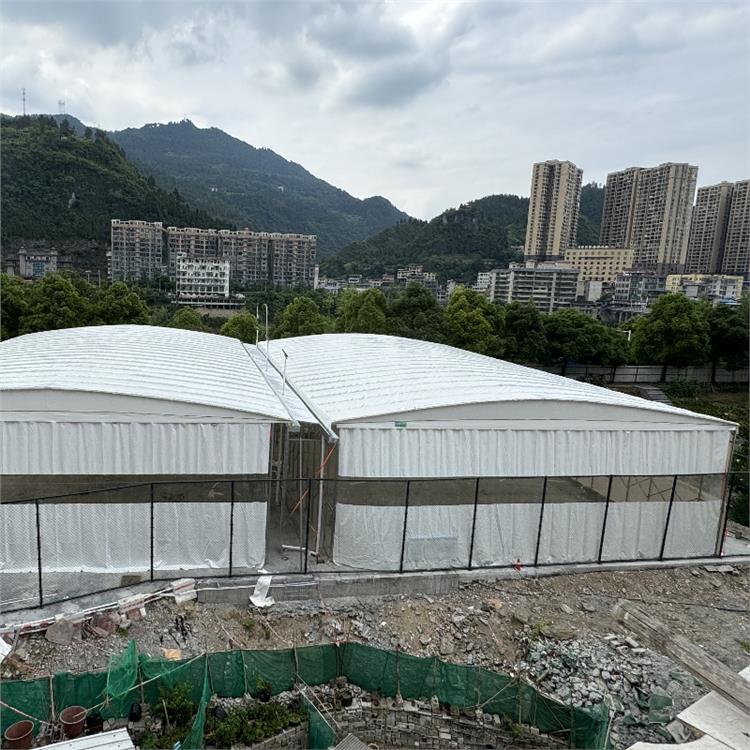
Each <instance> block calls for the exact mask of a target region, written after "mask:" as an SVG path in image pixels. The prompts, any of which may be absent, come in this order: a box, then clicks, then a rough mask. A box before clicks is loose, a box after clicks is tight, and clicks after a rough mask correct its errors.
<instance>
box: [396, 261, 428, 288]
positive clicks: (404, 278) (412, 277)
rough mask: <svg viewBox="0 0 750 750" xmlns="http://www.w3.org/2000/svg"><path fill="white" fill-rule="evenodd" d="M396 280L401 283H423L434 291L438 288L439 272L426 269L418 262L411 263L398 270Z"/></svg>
mask: <svg viewBox="0 0 750 750" xmlns="http://www.w3.org/2000/svg"><path fill="white" fill-rule="evenodd" d="M396 281H397V282H398V283H399V284H413V283H416V284H422V285H423V286H426V287H427V288H428V289H430V290H432V291H434V290H435V289H436V288H437V274H436V273H434V272H433V271H425V270H424V269H423V268H422V266H421V265H419V264H418V263H410V264H409V265H408V266H406V268H399V269H398V270H397V271H396Z"/></svg>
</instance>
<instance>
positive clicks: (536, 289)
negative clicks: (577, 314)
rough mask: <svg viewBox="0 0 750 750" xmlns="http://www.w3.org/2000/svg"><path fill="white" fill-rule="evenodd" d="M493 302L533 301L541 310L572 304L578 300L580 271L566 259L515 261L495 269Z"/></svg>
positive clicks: (492, 283)
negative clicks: (507, 265) (556, 260)
mask: <svg viewBox="0 0 750 750" xmlns="http://www.w3.org/2000/svg"><path fill="white" fill-rule="evenodd" d="M491 274H492V278H491V282H490V293H489V297H490V300H491V301H492V302H499V303H508V302H513V301H517V302H531V303H533V304H534V306H535V307H537V308H538V309H539V310H540V311H541V312H545V313H551V312H554V311H555V310H557V309H559V308H561V307H571V306H572V305H573V303H574V302H575V300H576V287H577V282H578V275H579V273H578V271H577V270H576V269H575V268H571V266H569V265H568V264H566V263H563V262H546V263H538V262H535V261H526V262H524V263H511V264H510V266H509V267H508V268H501V269H497V270H494V271H492V272H491Z"/></svg>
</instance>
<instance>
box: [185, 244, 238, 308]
mask: <svg viewBox="0 0 750 750" xmlns="http://www.w3.org/2000/svg"><path fill="white" fill-rule="evenodd" d="M175 293H176V298H177V301H178V302H179V303H180V304H186V305H203V304H206V303H212V302H221V301H229V261H226V260H191V259H190V258H189V257H188V255H187V253H179V254H178V255H177V268H176V284H175Z"/></svg>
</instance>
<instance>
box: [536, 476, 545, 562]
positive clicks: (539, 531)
mask: <svg viewBox="0 0 750 750" xmlns="http://www.w3.org/2000/svg"><path fill="white" fill-rule="evenodd" d="M546 499H547V477H544V483H543V484H542V507H541V508H539V528H538V529H537V530H536V550H535V551H534V567H536V566H537V565H538V564H539V544H540V542H541V541H542V524H543V523H544V501H545V500H546Z"/></svg>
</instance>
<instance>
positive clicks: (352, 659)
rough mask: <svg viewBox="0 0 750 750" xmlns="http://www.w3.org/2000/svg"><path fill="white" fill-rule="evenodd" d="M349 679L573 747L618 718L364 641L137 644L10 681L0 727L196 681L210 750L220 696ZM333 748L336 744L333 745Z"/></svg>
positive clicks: (120, 712)
mask: <svg viewBox="0 0 750 750" xmlns="http://www.w3.org/2000/svg"><path fill="white" fill-rule="evenodd" d="M339 676H343V677H346V678H347V679H348V680H349V681H350V682H352V683H353V684H355V685H358V686H359V687H361V688H363V689H364V690H367V691H368V692H372V693H378V694H380V695H382V696H391V697H393V696H395V695H397V694H400V695H401V696H402V697H403V698H405V699H407V700H409V699H418V698H421V699H428V700H429V699H430V698H432V697H433V696H436V697H437V699H438V700H439V701H440V702H441V703H446V704H450V705H452V706H458V707H460V708H475V707H479V708H481V709H482V711H483V712H484V713H489V714H498V715H501V716H505V717H508V718H509V719H512V720H513V721H516V722H518V723H521V724H527V725H529V726H533V727H536V728H537V729H539V731H541V732H544V733H547V734H551V735H555V736H558V737H560V738H564V739H567V741H568V742H569V745H570V747H575V748H592V749H594V750H602V749H603V748H606V746H607V743H608V740H607V730H608V721H609V717H608V712H607V709H606V708H605V707H604V706H603V705H600V706H598V707H595V708H594V709H588V710H583V709H578V708H573V707H571V706H566V705H564V704H562V703H560V702H559V701H556V700H554V699H552V698H548V697H546V696H544V695H541V694H540V693H538V692H537V691H536V690H535V689H534V688H533V687H532V686H531V685H528V684H527V683H524V682H523V681H521V680H518V679H513V678H510V677H507V676H504V675H500V674H496V673H494V672H490V671H489V670H486V669H480V668H478V667H470V666H462V665H458V664H449V663H447V662H444V661H442V660H440V659H438V658H437V657H433V658H420V657H417V656H410V655H408V654H404V653H401V652H398V651H386V650H383V649H378V648H374V647H372V646H366V645H363V644H361V643H343V644H340V645H335V644H326V645H322V646H305V647H301V648H296V649H279V650H267V651H223V652H219V653H214V654H209V655H201V656H198V657H194V658H192V659H185V660H182V661H172V660H166V659H153V658H151V657H149V656H147V655H145V654H140V655H139V654H138V652H137V649H136V644H135V642H131V643H130V644H129V645H128V647H127V649H126V650H125V651H124V652H123V653H122V654H119V655H118V656H115V657H112V658H111V659H110V662H109V667H108V669H107V671H106V672H88V673H84V674H70V673H60V674H56V675H54V677H51V678H43V679H37V680H15V681H3V682H1V683H0V699H1V700H2V704H0V729H1V730H2V731H3V732H4V731H5V729H6V728H7V727H8V726H9V725H10V724H12V723H13V722H15V721H19V720H21V719H25V718H29V717H30V718H33V719H34V720H35V723H37V724H38V723H39V722H42V721H51V720H53V719H54V718H55V717H54V715H53V714H54V713H55V712H59V711H60V710H62V709H63V708H65V707H67V706H72V705H80V706H85V707H86V708H88V709H97V710H99V711H101V713H102V715H103V716H104V717H115V716H120V717H124V716H127V713H128V711H129V708H130V706H131V704H132V703H133V702H140V701H145V702H146V703H148V704H149V705H152V706H153V705H156V703H157V702H158V701H159V700H160V691H161V690H162V689H163V688H172V687H174V686H176V685H179V684H183V683H187V684H188V685H190V687H191V699H192V700H193V701H194V702H195V703H196V704H198V706H199V710H198V713H197V714H196V717H195V720H194V722H193V726H192V728H191V731H190V733H189V734H188V736H187V737H186V739H185V740H184V742H183V748H184V749H185V750H194V749H196V748H201V747H202V746H203V730H204V726H205V714H206V707H207V705H208V703H209V701H210V698H211V696H212V695H218V696H220V697H235V698H236V697H239V696H242V695H244V694H246V693H250V694H252V695H257V694H258V692H259V691H260V690H261V688H263V687H265V684H266V683H267V684H269V685H270V686H271V692H272V693H273V694H278V693H280V692H283V691H285V690H290V689H292V688H293V687H294V686H295V685H299V684H303V685H304V684H306V685H321V684H324V683H327V682H330V681H331V680H332V679H334V678H336V677H339ZM305 704H306V705H307V707H308V715H309V732H310V738H309V739H310V747H313V748H324V747H329V746H330V745H331V744H335V739H336V736H335V732H334V731H333V729H332V728H331V726H330V724H329V723H328V721H326V719H325V718H324V717H323V716H322V715H321V714H320V712H319V711H318V710H317V709H316V708H315V707H314V706H312V704H310V703H309V701H305ZM326 743H327V744H326Z"/></svg>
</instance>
